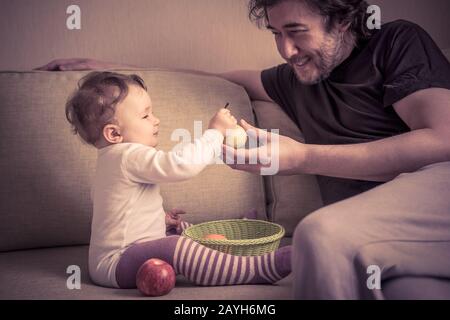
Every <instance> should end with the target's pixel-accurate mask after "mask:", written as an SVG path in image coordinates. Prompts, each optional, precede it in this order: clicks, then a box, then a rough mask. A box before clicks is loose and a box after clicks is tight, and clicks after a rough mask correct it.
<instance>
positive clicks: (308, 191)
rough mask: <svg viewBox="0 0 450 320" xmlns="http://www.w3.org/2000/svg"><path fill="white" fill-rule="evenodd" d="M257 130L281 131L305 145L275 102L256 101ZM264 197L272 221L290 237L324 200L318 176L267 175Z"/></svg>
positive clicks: (298, 131)
mask: <svg viewBox="0 0 450 320" xmlns="http://www.w3.org/2000/svg"><path fill="white" fill-rule="evenodd" d="M252 105H253V111H254V113H255V116H256V123H257V125H258V127H260V128H263V129H279V131H280V134H282V135H285V136H288V137H290V138H292V139H294V140H297V141H300V142H303V141H304V139H303V134H302V133H301V132H300V129H299V128H298V127H297V126H296V125H295V123H294V122H293V121H292V120H291V119H290V118H289V117H288V116H287V115H286V114H285V113H284V112H283V111H282V109H281V108H280V107H279V106H278V105H277V104H275V103H271V102H265V101H253V102H252ZM264 186H265V194H266V201H267V208H266V211H267V214H268V219H269V221H273V222H276V223H279V224H281V225H283V226H284V227H285V228H286V236H291V235H292V234H293V232H294V230H295V227H296V226H297V224H298V223H299V222H300V221H301V220H302V219H303V218H304V217H305V216H306V215H308V214H309V213H311V212H313V211H315V210H316V209H318V208H320V207H321V206H322V205H323V204H322V198H321V196H320V191H319V187H318V184H317V180H316V178H315V176H312V175H305V174H301V175H295V176H265V177H264Z"/></svg>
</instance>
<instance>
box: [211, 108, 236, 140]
mask: <svg viewBox="0 0 450 320" xmlns="http://www.w3.org/2000/svg"><path fill="white" fill-rule="evenodd" d="M236 125H237V120H236V118H235V117H233V116H232V115H231V112H230V110H228V109H225V108H222V109H220V110H219V111H218V112H217V113H216V115H215V116H214V117H213V118H212V119H211V121H210V122H209V127H208V129H217V130H219V131H220V132H222V134H223V135H224V136H225V133H226V131H227V129H234V128H235V127H236Z"/></svg>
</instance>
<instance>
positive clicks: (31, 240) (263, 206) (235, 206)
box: [0, 52, 450, 300]
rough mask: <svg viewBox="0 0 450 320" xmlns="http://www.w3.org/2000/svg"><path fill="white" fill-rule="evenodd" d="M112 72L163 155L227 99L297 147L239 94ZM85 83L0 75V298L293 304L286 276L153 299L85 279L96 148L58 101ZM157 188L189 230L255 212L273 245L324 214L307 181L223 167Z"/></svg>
mask: <svg viewBox="0 0 450 320" xmlns="http://www.w3.org/2000/svg"><path fill="white" fill-rule="evenodd" d="M447 53H450V52H447ZM449 57H450V55H449ZM120 72H124V73H136V74H138V75H140V76H141V77H142V78H143V79H144V81H145V82H146V84H147V86H148V88H149V94H150V96H151V97H152V100H153V105H154V112H155V114H156V115H157V116H158V117H159V118H160V120H161V124H160V148H161V149H162V150H166V151H168V150H170V149H171V148H172V147H174V146H175V145H176V144H177V143H178V141H177V140H176V139H171V136H172V133H173V131H174V130H175V129H177V128H184V129H186V130H188V131H189V132H190V133H191V134H192V136H193V137H195V135H196V134H198V133H199V130H200V129H203V130H204V129H206V126H207V123H208V121H209V119H210V117H211V116H212V115H213V114H214V112H215V111H216V110H217V109H218V108H220V107H223V106H224V105H225V103H227V102H229V103H230V106H231V107H230V110H231V111H232V113H233V114H234V115H235V116H236V118H238V119H239V118H244V119H246V120H247V121H248V122H250V123H253V124H256V125H257V126H259V127H261V128H266V129H279V130H280V133H281V134H283V135H286V136H289V137H291V138H293V139H296V140H298V141H302V140H303V138H302V134H301V132H300V131H299V129H298V128H297V127H296V126H295V125H294V123H293V122H292V121H291V120H290V119H289V118H288V117H287V116H286V115H285V114H284V113H283V112H282V111H281V109H280V107H279V106H277V105H275V104H272V103H268V102H262V101H250V100H249V98H248V96H247V94H246V92H245V90H244V89H243V88H242V87H240V86H237V85H235V84H233V83H230V82H228V81H225V80H223V79H220V78H216V77H211V76H203V75H197V74H191V73H183V72H175V71H168V70H162V69H151V70H139V71H130V70H120ZM85 74H86V72H39V71H30V72H25V71H24V72H12V71H11V72H9V71H3V72H0V119H2V125H1V126H0V134H1V135H0V137H1V147H0V153H1V156H0V175H1V177H2V179H1V189H0V190H1V192H0V197H1V199H0V284H1V285H0V299H120V300H123V299H170V300H180V299H183V300H185V299H188V300H191V299H195V300H210V299H214V300H216V299H220V300H222V299H223V300H288V299H291V298H292V295H291V290H292V275H290V276H288V277H287V278H285V279H283V280H281V281H280V282H278V283H276V284H273V285H245V286H223V287H197V286H195V285H193V284H191V283H189V282H188V281H187V280H186V279H184V278H183V277H182V276H178V277H177V283H176V287H175V288H174V289H173V290H172V291H171V292H170V293H169V294H168V295H166V296H163V297H159V298H148V297H143V296H142V295H141V294H140V293H139V292H138V290H137V289H129V290H128V289H127V290H124V289H111V288H103V287H100V286H97V285H94V284H93V283H92V282H91V281H90V279H89V274H88V264H87V263H88V261H87V259H88V244H89V238H90V222H91V215H92V203H91V201H90V195H89V193H90V180H91V178H92V174H93V171H94V164H95V158H96V150H95V149H94V148H92V147H90V146H87V145H86V144H84V143H82V142H81V140H80V139H79V138H78V137H76V136H73V134H72V132H71V130H70V127H69V125H68V123H67V121H66V119H65V114H64V105H65V101H66V99H67V97H68V96H69V94H70V93H71V92H72V91H73V90H74V89H75V88H76V84H77V81H78V80H79V79H80V78H81V77H82V76H84V75H85ZM174 138H175V137H174ZM174 140H175V141H174ZM161 191H162V195H163V199H164V206H165V209H166V210H169V209H171V208H175V207H176V208H182V209H185V210H186V211H187V214H186V216H185V219H186V220H187V221H189V222H192V223H200V222H204V221H210V220H219V219H229V218H230V219H231V218H242V217H243V216H245V214H246V212H248V211H249V210H251V209H256V210H257V212H258V219H263V220H268V221H272V222H276V223H279V224H281V225H282V226H283V227H284V228H285V231H286V234H285V237H284V238H283V239H282V241H281V245H282V246H283V245H287V244H290V243H291V237H292V235H293V232H294V230H295V227H296V226H297V225H298V223H299V222H300V221H302V219H303V218H304V217H305V216H307V215H308V214H310V213H311V212H314V211H315V210H317V209H319V208H320V207H322V205H323V204H322V199H321V196H320V192H319V188H318V185H317V181H316V178H315V177H314V176H310V175H297V176H289V177H283V176H265V177H262V176H258V175H252V174H248V173H245V172H239V171H234V170H231V169H230V168H229V167H227V166H226V165H224V164H216V165H213V166H210V167H208V168H206V169H205V170H204V171H203V172H202V173H201V174H200V175H199V176H197V177H195V178H194V179H191V180H189V181H185V182H181V183H173V184H164V185H162V186H161ZM70 266H78V267H79V270H80V271H81V287H80V288H79V289H78V288H69V287H70V286H68V279H69V277H70V275H71V272H70V268H69V267H70ZM68 268H69V269H68ZM418 284H419V285H420V286H422V287H423V288H428V289H429V290H428V291H427V290H424V291H422V292H423V293H424V295H423V296H415V295H409V296H408V293H410V292H412V291H411V290H409V289H408V288H412V287H415V286H416V285H418ZM384 291H385V297H387V298H392V299H399V298H411V299H417V298H428V297H432V298H434V297H436V295H438V297H441V298H449V299H450V281H446V280H444V279H427V278H420V279H411V278H406V277H405V278H400V279H394V280H391V281H389V283H386V287H385V290H384Z"/></svg>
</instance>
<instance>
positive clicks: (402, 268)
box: [292, 162, 450, 299]
mask: <svg viewBox="0 0 450 320" xmlns="http://www.w3.org/2000/svg"><path fill="white" fill-rule="evenodd" d="M449 230H450V162H444V163H438V164H434V165H430V166H427V167H424V168H422V169H420V170H418V171H416V172H414V173H407V174H401V175H400V176H398V177H397V178H395V179H394V180H392V181H390V182H387V183H385V184H383V185H381V186H379V187H376V188H374V189H372V190H370V191H367V192H365V193H362V194H360V195H357V196H355V197H352V198H349V199H346V200H344V201H341V202H338V203H335V204H332V205H330V206H327V207H324V208H322V209H320V210H318V211H316V212H314V213H312V214H311V215H309V216H308V217H306V218H305V219H304V220H303V221H302V222H301V223H300V224H299V225H298V226H297V229H296V231H295V233H294V239H293V242H294V243H293V257H292V259H293V260H292V263H293V265H292V271H293V274H294V297H295V298H296V299H360V298H368V297H370V295H371V294H370V293H368V291H367V290H368V289H367V280H368V277H369V276H370V275H369V274H368V273H367V267H368V266H370V265H375V266H378V267H380V269H381V270H382V273H381V277H382V279H386V278H391V277H395V276H402V275H405V274H406V275H414V274H420V275H422V276H441V277H449V278H450V257H449V252H450V251H449V250H448V249H449V248H450V232H449ZM439 257H441V258H439ZM372 297H377V298H382V297H383V296H382V291H380V290H378V291H373V292H372Z"/></svg>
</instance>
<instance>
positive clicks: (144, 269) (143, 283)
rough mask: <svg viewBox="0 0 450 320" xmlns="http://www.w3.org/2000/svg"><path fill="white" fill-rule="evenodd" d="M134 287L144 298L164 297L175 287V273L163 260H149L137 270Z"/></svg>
mask: <svg viewBox="0 0 450 320" xmlns="http://www.w3.org/2000/svg"><path fill="white" fill-rule="evenodd" d="M136 286H137V287H138V289H139V291H141V292H142V293H143V294H144V295H146V296H150V297H159V296H163V295H166V294H168V293H169V292H170V291H171V290H172V289H173V287H175V271H174V270H173V268H172V266H171V265H170V264H168V263H167V262H165V261H163V260H160V259H155V258H153V259H149V260H147V261H146V262H145V263H144V264H143V265H142V266H141V267H140V268H139V270H138V273H137V275H136Z"/></svg>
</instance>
